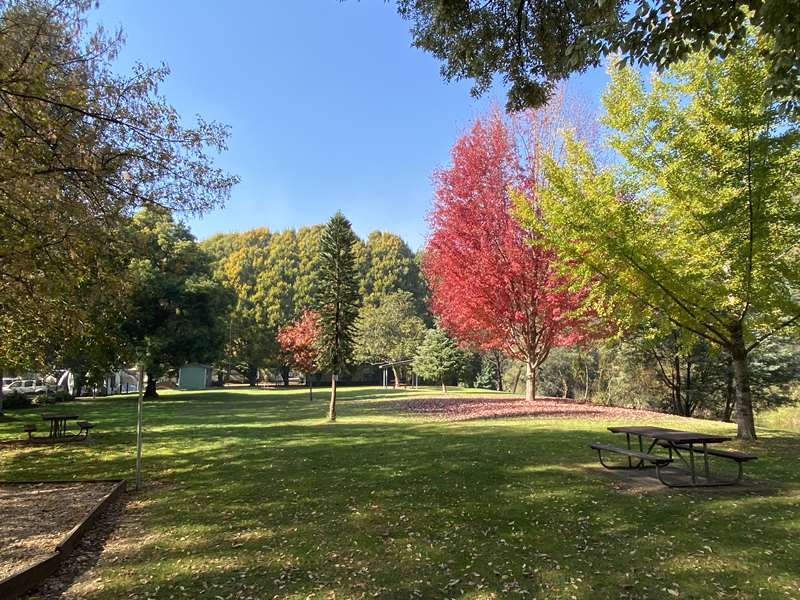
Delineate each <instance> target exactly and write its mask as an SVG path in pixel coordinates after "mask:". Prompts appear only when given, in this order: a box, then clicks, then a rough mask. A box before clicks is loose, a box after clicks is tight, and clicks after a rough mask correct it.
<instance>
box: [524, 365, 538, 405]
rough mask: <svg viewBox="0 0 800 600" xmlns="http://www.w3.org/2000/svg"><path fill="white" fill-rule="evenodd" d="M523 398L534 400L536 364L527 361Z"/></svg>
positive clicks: (529, 400)
mask: <svg viewBox="0 0 800 600" xmlns="http://www.w3.org/2000/svg"><path fill="white" fill-rule="evenodd" d="M525 400H527V401H528V402H533V401H534V400H536V366H535V365H534V364H533V362H531V361H528V362H527V365H526V368H525Z"/></svg>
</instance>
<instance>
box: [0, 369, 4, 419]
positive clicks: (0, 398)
mask: <svg viewBox="0 0 800 600" xmlns="http://www.w3.org/2000/svg"><path fill="white" fill-rule="evenodd" d="M1 416H3V371H2V370H0V417H1Z"/></svg>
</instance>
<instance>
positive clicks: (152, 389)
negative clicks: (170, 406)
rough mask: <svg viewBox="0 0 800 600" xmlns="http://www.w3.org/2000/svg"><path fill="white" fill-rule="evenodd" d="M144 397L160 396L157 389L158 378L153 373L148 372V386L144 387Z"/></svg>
mask: <svg viewBox="0 0 800 600" xmlns="http://www.w3.org/2000/svg"><path fill="white" fill-rule="evenodd" d="M144 397H145V398H158V392H157V391H156V378H155V377H153V374H152V373H148V374H147V386H146V387H145V388H144Z"/></svg>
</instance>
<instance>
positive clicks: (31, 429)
mask: <svg viewBox="0 0 800 600" xmlns="http://www.w3.org/2000/svg"><path fill="white" fill-rule="evenodd" d="M22 431H23V432H24V433H27V434H28V439H29V440H31V439H33V432H34V431H36V425H34V424H33V423H25V425H24V426H23V428H22Z"/></svg>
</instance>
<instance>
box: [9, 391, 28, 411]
mask: <svg viewBox="0 0 800 600" xmlns="http://www.w3.org/2000/svg"><path fill="white" fill-rule="evenodd" d="M32 405H33V401H32V400H31V398H30V396H26V395H25V394H20V393H19V392H11V393H10V394H6V395H5V396H4V397H3V408H4V409H6V408H8V409H12V408H30V407H31V406H32Z"/></svg>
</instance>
